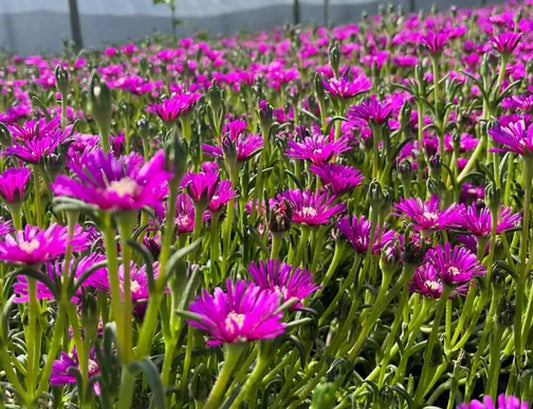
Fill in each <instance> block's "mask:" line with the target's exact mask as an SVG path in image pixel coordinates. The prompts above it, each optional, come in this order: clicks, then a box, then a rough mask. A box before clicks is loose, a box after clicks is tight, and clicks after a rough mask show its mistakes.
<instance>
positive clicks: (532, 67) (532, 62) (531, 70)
mask: <svg viewBox="0 0 533 409" xmlns="http://www.w3.org/2000/svg"><path fill="white" fill-rule="evenodd" d="M526 72H527V73H528V74H533V58H530V59H529V60H528V61H527V63H526Z"/></svg>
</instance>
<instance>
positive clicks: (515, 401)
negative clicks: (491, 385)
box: [456, 393, 529, 409]
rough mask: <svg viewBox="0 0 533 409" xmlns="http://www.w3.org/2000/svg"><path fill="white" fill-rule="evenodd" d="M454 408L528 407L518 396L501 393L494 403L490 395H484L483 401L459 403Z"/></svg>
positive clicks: (503, 408)
mask: <svg viewBox="0 0 533 409" xmlns="http://www.w3.org/2000/svg"><path fill="white" fill-rule="evenodd" d="M456 409H529V405H528V403H527V402H524V401H522V400H520V398H517V397H515V396H510V395H509V396H506V395H505V394H503V393H502V394H501V395H500V396H498V400H497V402H496V403H495V402H494V401H493V400H492V399H491V397H490V396H485V397H484V398H483V402H481V401H479V400H473V401H471V402H470V403H461V404H460V405H459V406H457V408H456Z"/></svg>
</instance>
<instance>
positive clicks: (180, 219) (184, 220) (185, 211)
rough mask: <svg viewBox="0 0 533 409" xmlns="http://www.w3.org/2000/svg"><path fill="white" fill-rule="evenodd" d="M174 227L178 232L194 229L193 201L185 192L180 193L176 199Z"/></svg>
mask: <svg viewBox="0 0 533 409" xmlns="http://www.w3.org/2000/svg"><path fill="white" fill-rule="evenodd" d="M175 222H176V228H177V229H178V234H180V233H191V232H192V231H193V230H194V202H193V201H192V199H191V197H190V196H189V195H188V194H187V193H180V194H179V195H178V198H177V200H176V218H175Z"/></svg>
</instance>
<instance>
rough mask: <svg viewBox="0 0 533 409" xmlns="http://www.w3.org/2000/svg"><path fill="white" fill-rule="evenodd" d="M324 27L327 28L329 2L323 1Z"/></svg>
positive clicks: (327, 0)
mask: <svg viewBox="0 0 533 409" xmlns="http://www.w3.org/2000/svg"><path fill="white" fill-rule="evenodd" d="M324 26H326V27H328V26H329V0H324Z"/></svg>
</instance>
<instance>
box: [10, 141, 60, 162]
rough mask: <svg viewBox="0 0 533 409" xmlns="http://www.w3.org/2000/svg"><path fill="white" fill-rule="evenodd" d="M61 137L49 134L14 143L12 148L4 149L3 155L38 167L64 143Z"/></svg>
mask: <svg viewBox="0 0 533 409" xmlns="http://www.w3.org/2000/svg"><path fill="white" fill-rule="evenodd" d="M63 137H64V135H62V134H51V135H46V136H41V137H36V138H33V139H28V140H25V141H21V142H14V143H13V145H12V146H8V147H7V148H6V149H5V151H4V155H8V156H15V157H17V158H19V159H20V160H22V161H24V162H27V163H31V164H33V165H38V164H40V163H41V161H42V159H43V158H45V157H47V156H49V155H51V154H53V153H54V151H55V150H56V149H57V147H58V146H59V145H60V144H61V143H62V142H63V141H64V139H63Z"/></svg>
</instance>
